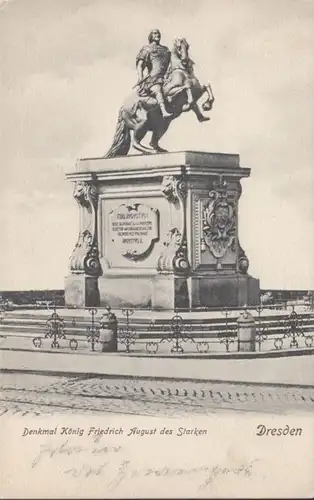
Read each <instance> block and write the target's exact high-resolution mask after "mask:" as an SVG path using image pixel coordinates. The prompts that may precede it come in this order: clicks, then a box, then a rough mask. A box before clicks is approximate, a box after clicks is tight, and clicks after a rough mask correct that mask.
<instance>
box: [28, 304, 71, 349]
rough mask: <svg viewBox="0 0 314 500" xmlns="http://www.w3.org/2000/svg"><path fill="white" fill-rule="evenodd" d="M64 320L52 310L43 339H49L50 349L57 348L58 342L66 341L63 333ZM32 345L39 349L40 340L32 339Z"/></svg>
mask: <svg viewBox="0 0 314 500" xmlns="http://www.w3.org/2000/svg"><path fill="white" fill-rule="evenodd" d="M64 328H65V325H64V319H63V318H61V317H60V316H59V314H58V313H57V311H56V309H54V311H53V313H52V315H51V316H50V318H49V319H48V320H47V329H48V331H47V333H46V335H45V338H51V339H52V342H51V348H52V349H54V348H59V347H60V344H59V340H61V339H66V336H65V333H64ZM33 344H34V346H35V347H41V344H42V342H41V338H40V337H37V338H35V339H33Z"/></svg>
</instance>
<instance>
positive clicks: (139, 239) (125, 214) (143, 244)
mask: <svg viewBox="0 0 314 500" xmlns="http://www.w3.org/2000/svg"><path fill="white" fill-rule="evenodd" d="M109 233H110V238H111V241H112V242H113V243H114V244H115V245H116V247H117V249H118V250H119V252H120V253H121V255H123V256H124V257H126V258H127V259H131V260H140V259H144V258H145V257H146V256H147V255H148V254H149V253H150V252H151V250H152V248H153V245H154V243H155V242H156V241H158V239H159V212H158V210H157V209H155V208H152V207H150V206H149V205H146V204H143V203H134V204H132V205H126V204H125V203H123V204H122V205H120V206H119V207H118V208H117V209H115V210H112V211H111V212H110V214H109Z"/></svg>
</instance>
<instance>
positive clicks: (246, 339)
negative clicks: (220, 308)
mask: <svg viewBox="0 0 314 500" xmlns="http://www.w3.org/2000/svg"><path fill="white" fill-rule="evenodd" d="M237 323H238V351H243V352H249V351H255V335H256V326H255V319H254V318H253V316H252V314H250V313H249V312H248V311H247V310H246V309H245V310H244V311H243V312H242V313H241V314H240V316H239V318H238V319H237Z"/></svg>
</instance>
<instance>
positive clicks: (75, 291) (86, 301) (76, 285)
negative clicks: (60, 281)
mask: <svg viewBox="0 0 314 500" xmlns="http://www.w3.org/2000/svg"><path fill="white" fill-rule="evenodd" d="M65 303H66V305H67V306H68V307H90V306H99V291H98V278H95V277H93V276H86V275H84V274H72V275H71V276H67V277H66V278H65Z"/></svg>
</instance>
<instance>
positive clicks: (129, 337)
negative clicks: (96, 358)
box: [118, 309, 138, 352]
mask: <svg viewBox="0 0 314 500" xmlns="http://www.w3.org/2000/svg"><path fill="white" fill-rule="evenodd" d="M133 312H134V311H133V309H122V314H123V316H125V318H126V324H125V326H123V327H120V328H119V330H118V341H119V342H120V343H121V344H123V345H125V349H126V352H130V346H131V345H134V344H135V341H136V339H137V338H138V335H137V332H136V329H135V328H132V327H131V326H130V316H132V314H133Z"/></svg>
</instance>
